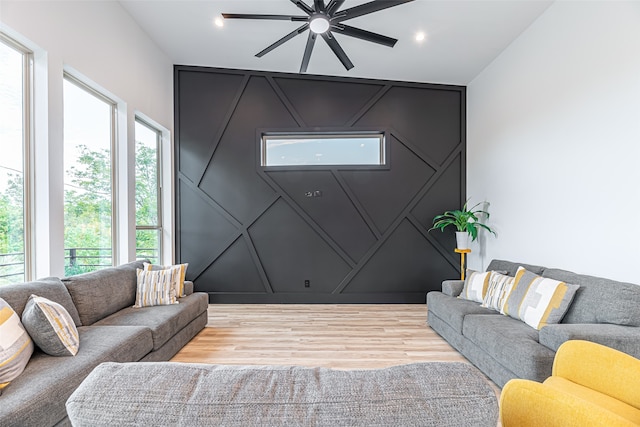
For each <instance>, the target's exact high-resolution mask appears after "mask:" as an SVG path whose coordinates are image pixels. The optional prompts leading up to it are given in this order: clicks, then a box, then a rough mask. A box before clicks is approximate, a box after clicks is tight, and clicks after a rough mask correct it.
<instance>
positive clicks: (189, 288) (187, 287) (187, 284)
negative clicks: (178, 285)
mask: <svg viewBox="0 0 640 427" xmlns="http://www.w3.org/2000/svg"><path fill="white" fill-rule="evenodd" d="M192 293H193V282H192V281H190V280H185V281H184V294H185V295H191V294H192Z"/></svg>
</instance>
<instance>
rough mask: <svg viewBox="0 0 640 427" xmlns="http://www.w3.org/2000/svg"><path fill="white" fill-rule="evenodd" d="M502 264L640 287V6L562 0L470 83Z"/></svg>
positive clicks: (471, 129)
mask: <svg viewBox="0 0 640 427" xmlns="http://www.w3.org/2000/svg"><path fill="white" fill-rule="evenodd" d="M467 99H468V107H467V108H468V111H467V112H468V134H467V140H468V148H467V149H468V151H467V159H468V160H467V162H468V165H467V166H468V175H467V193H468V195H469V196H470V197H472V199H473V200H485V199H486V200H488V201H490V202H491V206H490V212H491V215H492V216H491V218H490V222H489V224H490V225H491V226H492V227H494V228H495V230H496V231H497V233H498V237H497V238H494V237H491V236H490V237H486V236H485V238H484V244H483V245H482V246H483V247H482V246H476V247H475V248H474V253H472V254H471V257H470V261H469V266H470V267H472V268H484V267H486V265H487V263H488V262H489V261H490V260H491V259H493V258H502V259H509V260H513V261H519V262H527V263H532V264H541V265H546V266H552V267H558V268H564V269H568V270H573V271H576V272H579V273H586V274H592V275H597V276H604V277H608V278H612V279H617V280H622V281H629V282H632V283H640V281H639V280H638V276H637V270H638V263H639V258H640V225H639V219H640V2H618V1H616V2H612V1H604V2H599V1H590V2H585V1H580V2H573V1H572V2H570V1H558V2H556V3H554V4H553V5H552V6H551V7H549V9H547V11H546V12H545V13H544V14H543V15H541V16H540V18H539V19H538V20H537V21H535V22H534V23H533V24H532V25H531V26H530V27H529V28H528V29H527V30H526V31H525V32H524V33H523V34H522V35H521V36H520V37H519V38H518V39H516V40H515V41H514V42H513V43H512V44H511V45H510V46H509V47H508V48H507V49H506V50H505V51H504V52H503V53H502V54H501V55H500V56H499V57H498V58H497V59H496V60H495V61H494V62H493V63H491V64H490V65H489V66H488V67H487V68H486V69H485V70H484V71H483V72H482V73H481V74H480V75H479V76H478V77H477V78H475V79H474V80H473V81H472V82H471V83H470V84H469V85H468V96H467Z"/></svg>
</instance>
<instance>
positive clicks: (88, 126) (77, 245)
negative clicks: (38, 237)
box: [64, 76, 116, 276]
mask: <svg viewBox="0 0 640 427" xmlns="http://www.w3.org/2000/svg"><path fill="white" fill-rule="evenodd" d="M114 128H115V104H114V103H113V102H112V101H110V100H109V99H107V98H106V97H104V96H102V95H100V94H99V93H98V92H96V91H94V90H92V89H90V88H89V87H87V86H85V85H83V84H82V83H80V82H78V81H77V80H75V79H74V78H72V77H70V76H65V79H64V170H65V176H64V247H65V275H67V276H69V275H73V274H78V273H83V272H87V271H93V270H98V269H100V268H104V267H108V266H111V265H114V260H115V259H116V257H115V255H116V254H115V253H114V248H115V247H116V246H115V245H114V243H115V242H114V240H115V239H114V234H115V233H114V232H115V230H114V228H115V227H114V215H113V212H114V206H113V200H114V194H113V188H114V185H113V180H114V171H113V157H114V156H113V149H114V147H115V129H114Z"/></svg>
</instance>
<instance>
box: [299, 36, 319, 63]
mask: <svg viewBox="0 0 640 427" xmlns="http://www.w3.org/2000/svg"><path fill="white" fill-rule="evenodd" d="M316 37H318V35H317V34H316V33H314V32H313V31H309V38H308V39H307V47H305V48H304V55H303V56H302V64H301V65H300V73H305V72H306V71H307V67H308V66H309V59H311V52H312V51H313V46H314V45H315V43H316Z"/></svg>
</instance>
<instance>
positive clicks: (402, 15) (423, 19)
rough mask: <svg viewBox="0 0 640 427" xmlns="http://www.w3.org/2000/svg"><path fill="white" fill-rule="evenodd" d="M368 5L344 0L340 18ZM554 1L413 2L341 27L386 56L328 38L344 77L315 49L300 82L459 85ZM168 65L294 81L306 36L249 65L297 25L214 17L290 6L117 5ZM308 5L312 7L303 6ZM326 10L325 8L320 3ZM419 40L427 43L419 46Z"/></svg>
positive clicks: (236, 2)
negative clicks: (344, 59) (359, 33)
mask: <svg viewBox="0 0 640 427" xmlns="http://www.w3.org/2000/svg"><path fill="white" fill-rule="evenodd" d="M366 2H367V1H363V0H347V1H346V2H345V4H344V5H343V6H342V7H341V9H346V8H349V7H353V6H356V5H359V4H362V3H366ZM552 2H553V1H552V0H497V1H488V0H441V1H436V0H415V1H413V2H410V3H406V4H402V5H399V6H395V7H392V8H389V9H386V10H382V11H379V12H375V13H372V14H369V15H365V16H361V17H358V18H354V19H352V20H349V21H347V22H345V23H347V24H349V25H351V26H354V27H358V28H362V29H365V30H368V31H372V32H375V33H379V34H382V35H386V36H389V37H393V38H396V39H398V43H397V44H396V45H395V47H393V48H389V47H385V46H382V45H378V44H375V43H370V42H367V41H364V40H359V39H354V38H351V37H347V36H343V35H341V34H337V35H336V40H338V42H339V43H340V45H341V46H342V47H343V49H344V51H345V52H346V54H347V55H348V56H349V58H350V59H351V61H352V62H353V64H354V65H355V66H354V68H352V69H351V70H350V71H347V70H345V68H344V67H343V66H342V64H341V63H340V62H339V61H338V59H337V58H336V57H335V55H334V54H333V52H331V50H330V49H329V48H328V46H327V45H326V43H324V41H322V40H318V41H317V42H316V44H315V48H314V50H313V54H312V56H311V61H310V63H309V68H308V70H307V73H308V74H320V75H329V76H350V77H364V78H375V79H387V80H400V81H415V82H429V83H446V84H457V85H466V84H468V83H469V82H471V81H472V80H473V79H474V78H475V77H476V76H477V75H478V74H479V73H480V72H481V71H482V70H483V69H484V68H485V67H486V66H487V65H489V64H490V63H491V61H493V60H494V59H495V58H496V57H497V56H498V55H499V54H500V52H502V50H504V49H505V48H506V47H507V46H508V45H509V44H510V43H511V42H512V41H513V40H514V39H515V38H517V37H518V36H519V35H520V34H521V33H522V32H523V31H524V30H525V29H526V28H527V27H528V26H529V25H531V23H532V22H533V21H534V20H535V19H536V18H538V16H540V15H541V14H542V13H543V12H544V11H545V10H546V8H547V7H549V5H550V4H551V3H552ZM120 3H121V4H122V6H123V7H124V8H125V9H126V10H127V11H128V12H129V13H130V14H131V16H132V17H133V19H134V20H136V21H137V22H138V24H139V25H140V26H141V27H142V28H143V30H144V31H146V32H147V34H149V36H150V37H151V38H152V39H153V40H154V41H155V42H156V43H157V45H158V46H159V47H160V48H161V49H162V50H163V51H164V52H165V53H166V54H167V55H168V56H169V57H170V58H171V60H172V61H173V63H174V64H180V65H200V66H210V67H221V68H238V69H250V70H264V71H279V72H288V73H297V72H298V70H299V69H300V63H301V61H302V54H303V52H304V48H305V43H306V39H307V33H304V34H302V35H299V36H296V37H295V38H294V39H292V40H290V41H288V42H286V43H285V44H283V45H282V46H280V47H278V48H276V49H275V50H273V51H271V52H269V53H268V54H266V55H265V56H263V57H262V58H256V57H255V56H254V55H255V54H256V53H257V52H259V51H261V50H262V49H264V48H265V47H267V46H269V45H270V44H271V43H273V42H275V41H276V40H278V39H279V38H281V37H283V36H284V35H285V34H287V33H289V32H290V31H293V30H294V29H296V28H298V27H299V26H300V23H299V22H289V21H265V20H244V19H234V20H226V21H224V26H223V27H222V28H220V27H217V26H215V25H214V19H215V18H216V17H219V16H220V14H221V13H223V12H224V13H252V14H284V15H289V14H291V15H304V13H303V12H302V11H301V10H300V9H298V8H297V7H296V6H295V5H294V4H293V3H291V1H289V0H219V1H218V0H216V1H204V0H199V1H184V0H122V1H120ZM306 3H307V4H310V5H311V4H312V1H311V0H306ZM325 3H326V1H325ZM418 31H423V32H424V33H426V39H425V41H423V42H422V43H418V42H417V41H415V34H416V33H417V32H418Z"/></svg>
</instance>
